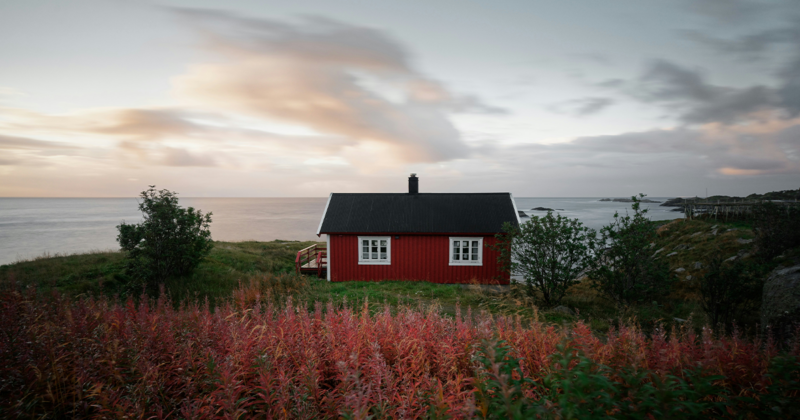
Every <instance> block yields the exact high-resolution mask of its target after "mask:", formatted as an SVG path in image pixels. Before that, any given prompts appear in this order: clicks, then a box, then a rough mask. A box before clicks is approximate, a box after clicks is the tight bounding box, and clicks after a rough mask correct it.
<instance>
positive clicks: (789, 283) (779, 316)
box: [761, 264, 800, 339]
mask: <svg viewBox="0 0 800 420" xmlns="http://www.w3.org/2000/svg"><path fill="white" fill-rule="evenodd" d="M797 323H800V264H796V265H794V266H791V267H788V268H787V267H778V268H776V269H775V270H773V271H772V273H770V275H769V277H768V278H767V281H766V282H765V283H764V294H763V297H762V300H761V326H762V328H765V327H767V326H769V327H770V328H771V329H772V333H773V334H774V335H775V336H776V338H779V339H782V338H786V337H788V336H789V335H790V334H791V333H792V329H793V328H794V327H795V326H796V325H797Z"/></svg>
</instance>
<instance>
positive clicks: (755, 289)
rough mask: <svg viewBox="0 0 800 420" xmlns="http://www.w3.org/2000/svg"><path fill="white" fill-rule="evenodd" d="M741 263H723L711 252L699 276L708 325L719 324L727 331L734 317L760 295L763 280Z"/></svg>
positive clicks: (740, 313) (739, 314)
mask: <svg viewBox="0 0 800 420" xmlns="http://www.w3.org/2000/svg"><path fill="white" fill-rule="evenodd" d="M754 274H755V273H752V272H750V271H748V270H747V269H746V268H745V265H744V263H742V262H740V261H734V262H731V263H725V262H723V261H722V258H720V257H719V256H715V257H714V258H712V259H711V261H710V262H709V267H708V271H707V272H706V274H705V275H704V276H703V277H702V278H701V280H700V292H701V294H702V296H703V300H702V304H703V310H704V311H705V312H706V314H707V315H708V318H709V320H710V321H711V325H719V324H723V325H724V326H725V328H726V329H727V330H728V332H730V329H731V326H732V324H733V321H734V318H735V317H737V316H741V315H742V313H743V312H744V311H745V310H746V309H748V307H749V306H751V305H753V303H754V302H755V301H757V299H758V298H759V297H761V293H762V287H763V282H762V281H760V280H758V278H757V276H756V275H754Z"/></svg>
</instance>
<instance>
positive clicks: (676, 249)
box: [672, 244, 690, 251]
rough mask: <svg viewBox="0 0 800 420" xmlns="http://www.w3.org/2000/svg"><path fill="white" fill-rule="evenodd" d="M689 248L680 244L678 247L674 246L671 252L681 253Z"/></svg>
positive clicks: (687, 245)
mask: <svg viewBox="0 0 800 420" xmlns="http://www.w3.org/2000/svg"><path fill="white" fill-rule="evenodd" d="M689 248H690V246H689V244H680V245H678V246H676V247H675V248H673V249H672V250H673V251H683V250H684V249H689Z"/></svg>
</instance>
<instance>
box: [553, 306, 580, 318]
mask: <svg viewBox="0 0 800 420" xmlns="http://www.w3.org/2000/svg"><path fill="white" fill-rule="evenodd" d="M550 312H552V313H554V314H559V315H566V316H575V311H573V310H572V309H570V308H567V307H566V306H564V305H560V306H556V307H555V308H553V309H551V310H550Z"/></svg>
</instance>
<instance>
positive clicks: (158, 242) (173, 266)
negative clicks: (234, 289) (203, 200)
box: [117, 185, 214, 285]
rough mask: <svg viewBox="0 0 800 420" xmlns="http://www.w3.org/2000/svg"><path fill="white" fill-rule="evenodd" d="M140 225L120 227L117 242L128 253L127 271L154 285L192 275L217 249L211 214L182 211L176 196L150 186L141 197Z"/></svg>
mask: <svg viewBox="0 0 800 420" xmlns="http://www.w3.org/2000/svg"><path fill="white" fill-rule="evenodd" d="M140 197H141V198H142V201H141V202H140V203H139V210H140V211H141V212H142V214H143V215H144V221H143V222H142V223H140V224H127V223H124V222H123V223H122V224H120V225H119V226H117V230H119V235H118V236H117V241H118V242H119V244H120V247H121V248H122V249H123V250H124V251H127V252H128V272H129V274H130V275H132V276H133V277H137V278H141V279H143V280H145V281H146V282H148V283H150V284H151V285H153V284H156V283H158V282H161V281H164V280H166V279H168V278H171V277H179V276H185V275H189V274H191V273H192V272H193V271H194V269H195V268H196V267H197V266H198V265H199V264H200V261H201V260H202V259H203V258H204V257H205V256H206V255H208V253H209V252H210V251H211V248H212V247H213V246H214V244H213V241H212V240H211V232H210V231H209V229H208V227H209V223H211V212H209V213H207V214H203V213H202V212H201V211H200V210H195V209H194V208H192V207H189V208H188V209H184V208H181V207H180V206H179V205H178V197H177V193H175V192H172V191H168V190H160V191H156V188H155V185H151V186H150V188H149V189H148V190H146V191H142V193H141V194H140Z"/></svg>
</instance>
